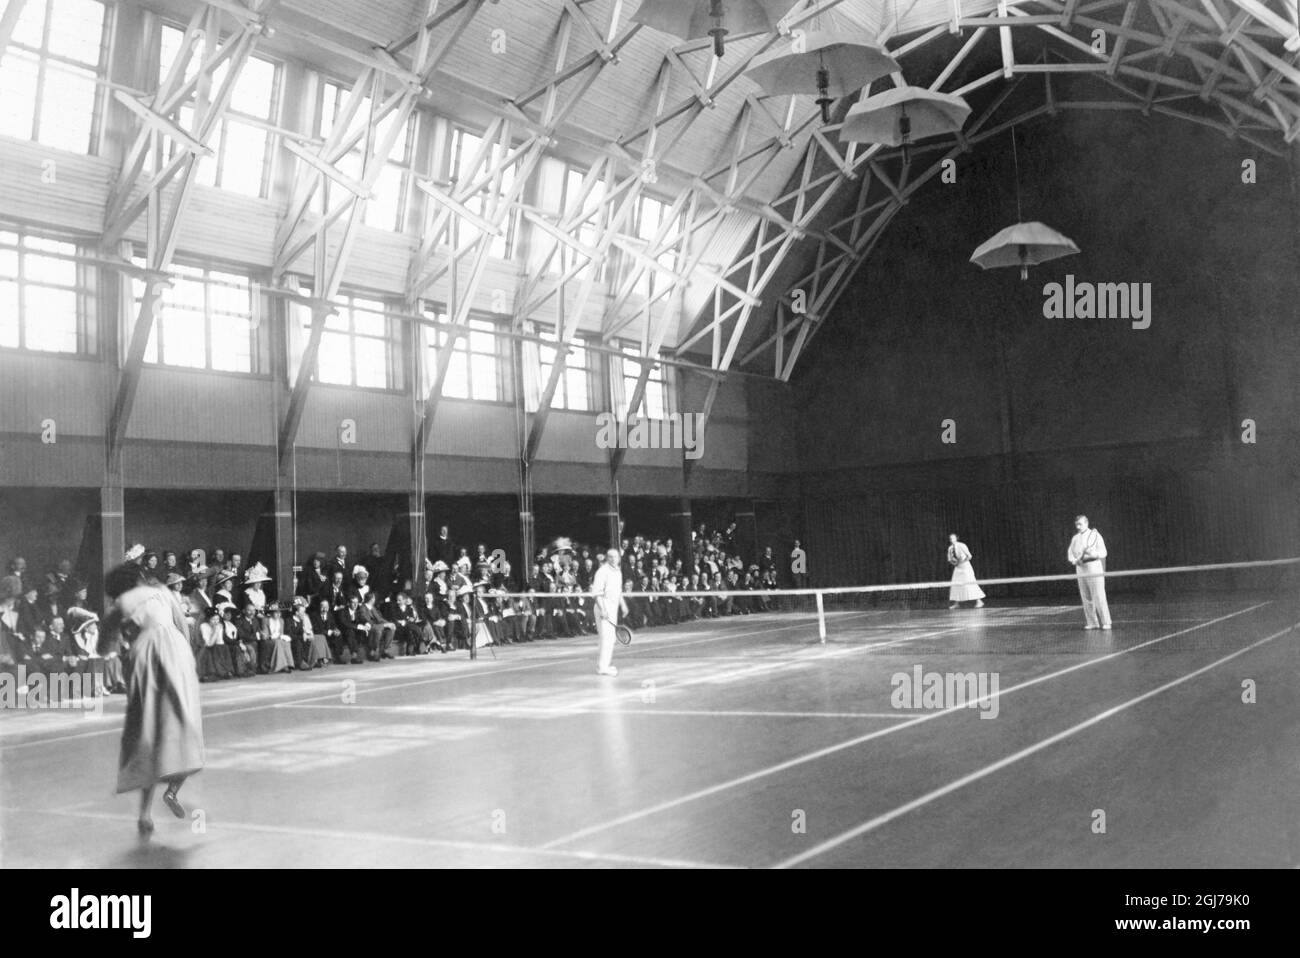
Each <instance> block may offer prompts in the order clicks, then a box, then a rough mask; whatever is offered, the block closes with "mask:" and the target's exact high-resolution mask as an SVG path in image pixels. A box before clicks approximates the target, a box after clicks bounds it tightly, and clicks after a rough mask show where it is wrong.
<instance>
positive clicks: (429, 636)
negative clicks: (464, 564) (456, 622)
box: [419, 559, 447, 652]
mask: <svg viewBox="0 0 1300 958" xmlns="http://www.w3.org/2000/svg"><path fill="white" fill-rule="evenodd" d="M436 565H439V566H442V568H441V569H440V570H439V571H438V573H436V576H441V578H442V580H443V581H441V582H440V581H439V579H438V578H436V577H435V579H434V585H433V587H431V588H430V589H429V591H427V592H426V593H424V605H422V606H420V610H419V611H420V623H421V629H420V631H421V636H422V641H423V643H424V647H425V651H428V650H429V649H431V648H436V649H437V650H438V651H439V652H446V651H447V600H446V590H447V583H446V581H445V579H446V573H447V568H446V565H445V564H444V563H443V562H442V560H441V559H439V560H438V562H437V563H436ZM439 585H441V588H442V591H441V593H440V592H439V590H438V588H437V587H438V586H439Z"/></svg>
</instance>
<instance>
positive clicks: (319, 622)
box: [311, 596, 352, 665]
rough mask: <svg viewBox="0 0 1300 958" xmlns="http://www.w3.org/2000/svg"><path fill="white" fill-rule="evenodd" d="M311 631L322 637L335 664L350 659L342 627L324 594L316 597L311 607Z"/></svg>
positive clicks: (341, 663)
mask: <svg viewBox="0 0 1300 958" xmlns="http://www.w3.org/2000/svg"><path fill="white" fill-rule="evenodd" d="M311 631H312V634H313V635H314V636H322V637H324V639H325V641H326V643H328V645H329V648H330V652H331V654H332V655H333V658H334V662H335V663H336V664H338V665H343V664H345V663H346V662H349V661H351V659H352V655H351V651H350V649H349V648H348V646H347V643H346V641H345V640H344V638H343V629H342V627H341V626H340V625H339V622H338V619H337V618H336V617H335V614H334V606H333V605H332V604H331V603H330V600H329V599H328V598H327V597H325V596H321V597H320V598H319V599H317V600H316V607H315V608H314V609H312V612H311Z"/></svg>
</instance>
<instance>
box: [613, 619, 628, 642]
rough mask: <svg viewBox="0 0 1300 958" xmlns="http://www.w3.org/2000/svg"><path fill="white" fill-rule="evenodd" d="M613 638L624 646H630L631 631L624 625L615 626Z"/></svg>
mask: <svg viewBox="0 0 1300 958" xmlns="http://www.w3.org/2000/svg"><path fill="white" fill-rule="evenodd" d="M614 638H616V639H618V640H619V641H620V642H622V643H623V644H624V645H631V644H632V630H631V629H629V628H628V627H627V626H626V625H622V624H619V625H616V626H614Z"/></svg>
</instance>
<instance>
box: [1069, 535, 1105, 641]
mask: <svg viewBox="0 0 1300 958" xmlns="http://www.w3.org/2000/svg"><path fill="white" fill-rule="evenodd" d="M1074 528H1075V530H1076V531H1075V535H1074V538H1073V539H1071V540H1070V549H1069V552H1068V553H1067V554H1066V558H1067V559H1069V561H1070V564H1071V565H1073V566H1074V567H1075V569H1077V570H1078V574H1079V597H1080V598H1081V599H1082V600H1083V617H1084V621H1085V622H1086V624H1085V625H1084V628H1085V629H1096V628H1099V627H1100V628H1103V629H1109V628H1110V606H1109V605H1107V604H1106V580H1105V578H1104V577H1103V576H1104V573H1105V572H1106V563H1105V559H1106V540H1105V539H1103V538H1102V537H1101V533H1100V532H1098V531H1097V530H1096V529H1090V528H1088V517H1087V516H1075V517H1074Z"/></svg>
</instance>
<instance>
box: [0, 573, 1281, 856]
mask: <svg viewBox="0 0 1300 958" xmlns="http://www.w3.org/2000/svg"><path fill="white" fill-rule="evenodd" d="M1112 614H1113V616H1114V627H1113V629H1112V630H1110V631H1109V632H1103V631H1100V630H1097V631H1085V630H1084V629H1083V628H1082V622H1081V621H1080V620H1081V613H1080V611H1079V608H1078V606H1077V604H1071V603H1069V602H1060V603H1057V602H1054V601H1025V600H1008V602H1007V604H1006V605H1005V606H1004V607H995V605H994V603H993V601H992V600H990V604H989V605H988V606H986V607H985V608H983V609H979V610H967V609H959V610H956V611H949V610H947V609H942V608H941V609H935V610H928V611H927V610H919V609H912V610H908V611H901V612H900V611H899V610H897V609H890V608H857V609H854V610H840V611H836V610H835V609H833V608H832V609H829V610H828V611H827V614H826V622H827V641H826V642H825V643H824V644H823V643H821V642H820V641H818V638H817V632H816V620H815V616H810V615H808V614H807V613H804V612H785V613H781V612H773V613H767V614H755V615H750V616H743V617H739V618H733V619H731V620H726V621H700V622H695V623H689V624H688V625H687V626H683V627H680V628H675V629H667V630H666V629H650V630H645V631H643V632H641V633H639V634H638V635H637V637H636V639H635V640H634V641H633V643H632V644H631V645H630V646H628V647H626V648H620V649H619V652H618V654H617V657H616V661H617V662H618V663H619V667H620V674H619V677H618V678H617V679H609V680H602V681H599V682H596V683H593V681H592V676H591V674H590V672H591V669H590V664H591V658H592V654H593V649H592V643H593V641H594V640H591V639H588V640H586V641H583V640H579V639H572V640H560V641H557V642H555V643H545V644H544V645H543V646H542V647H538V645H536V644H534V645H531V646H513V647H507V648H505V649H502V650H501V651H500V652H498V653H496V654H495V655H494V654H492V653H491V652H490V650H481V651H480V657H479V659H478V660H477V661H470V660H469V659H468V657H467V656H466V655H465V654H464V653H461V654H460V656H459V657H457V658H454V659H452V658H449V657H446V656H436V657H433V658H427V657H420V658H414V659H405V660H400V661H398V662H394V663H388V664H381V665H370V666H364V667H346V666H333V667H331V668H329V669H327V670H325V671H323V672H315V673H312V674H310V675H308V676H298V675H295V676H292V677H287V678H284V677H267V678H265V679H260V680H258V681H256V682H255V683H252V684H249V685H245V686H242V687H220V686H218V687H211V686H210V687H208V688H207V689H206V690H205V698H204V708H205V714H204V730H205V734H206V737H207V748H208V763H207V768H206V770H205V773H204V774H203V775H201V776H199V777H198V778H197V779H196V780H195V782H194V784H193V785H192V786H191V788H190V789H189V791H188V793H187V798H188V802H189V805H188V807H189V808H190V810H191V816H197V817H192V818H191V819H189V820H186V821H175V820H171V819H160V820H159V830H158V833H157V835H156V838H155V841H154V842H153V843H152V844H149V845H141V844H140V843H139V842H137V840H136V837H135V834H134V829H133V820H134V811H133V805H132V801H131V796H113V795H111V794H109V793H108V790H107V789H105V788H103V784H102V783H104V782H106V781H111V778H112V772H113V769H114V766H115V761H116V753H117V738H118V731H119V728H120V722H121V717H120V714H118V713H119V712H120V703H114V704H110V705H109V706H108V707H107V708H106V710H105V713H104V715H103V716H102V717H100V718H92V717H82V716H79V715H76V714H73V713H67V712H46V713H30V714H27V715H23V716H20V717H19V718H20V720H19V721H8V722H6V723H5V726H4V727H3V730H2V731H0V735H2V736H3V737H2V738H0V755H3V760H4V766H5V770H6V775H5V778H4V781H3V786H2V788H3V792H2V795H3V815H4V820H5V821H6V823H7V825H8V828H7V829H6V840H5V845H4V847H3V853H4V862H5V864H6V866H15V867H22V866H28V865H33V864H36V863H38V862H40V863H42V864H46V865H50V866H57V867H72V868H86V867H137V866H141V867H169V866H185V867H203V868H211V867H227V866H238V867H258V866H268V867H270V866H279V867H328V866H332V865H338V864H339V863H341V862H346V863H348V864H349V865H358V866H367V865H373V866H414V867H429V866H472V865H486V866H494V867H554V866H577V867H620V866H621V867H629V866H630V867H665V868H715V867H717V868H734V867H741V868H746V867H748V868H753V867H772V866H790V867H795V866H822V867H891V866H892V867H977V866H978V867H988V866H993V867H998V866H1003V867H1033V866H1039V867H1061V866H1071V867H1202V866H1206V865H1209V864H1217V865H1230V866H1271V867H1288V866H1294V865H1296V864H1298V863H1300V836H1298V835H1297V833H1296V831H1295V823H1294V815H1293V809H1294V806H1293V801H1292V796H1293V795H1294V794H1295V790H1296V788H1297V787H1298V786H1300V768H1298V767H1297V766H1296V765H1295V763H1294V762H1293V761H1285V760H1283V759H1284V757H1285V756H1287V755H1290V756H1292V757H1293V756H1294V755H1295V754H1296V753H1297V751H1300V748H1298V746H1300V739H1298V737H1297V736H1300V706H1297V703H1296V701H1295V698H1294V696H1292V695H1291V694H1290V693H1289V691H1288V690H1287V684H1286V683H1287V682H1289V679H1288V678H1286V677H1288V676H1290V675H1293V674H1295V671H1296V669H1297V668H1300V647H1298V645H1297V636H1300V631H1298V630H1296V626H1297V623H1298V622H1300V608H1298V606H1297V601H1296V596H1295V593H1294V590H1289V591H1284V590H1272V591H1265V592H1259V593H1257V594H1253V595H1234V596H1232V597H1224V596H1221V595H1220V596H1205V595H1202V596H1201V597H1200V598H1199V599H1198V598H1197V597H1195V596H1184V597H1180V600H1179V601H1168V600H1160V599H1153V598H1151V597H1134V598H1133V599H1132V600H1131V601H1129V600H1124V599H1121V598H1119V597H1117V598H1116V600H1115V601H1114V602H1113V604H1112ZM917 667H919V668H920V669H922V670H923V672H924V673H950V672H956V673H972V672H973V673H983V674H986V675H989V674H993V673H996V675H997V676H998V687H997V688H996V695H995V696H994V697H995V698H996V700H997V702H996V711H994V710H993V708H992V699H991V698H990V699H988V700H985V701H983V702H974V701H972V702H969V703H967V704H966V705H964V706H963V705H960V704H959V705H956V706H952V705H950V706H949V707H946V708H910V709H906V708H905V709H900V708H896V707H894V704H893V702H892V701H891V696H892V694H893V691H894V685H893V684H891V680H892V677H893V676H894V675H897V674H899V673H904V674H907V675H909V676H910V675H911V674H912V673H913V671H914V669H916V668H917ZM1248 679H1249V680H1253V681H1254V682H1255V683H1257V686H1258V703H1257V704H1254V705H1247V704H1243V701H1242V688H1243V686H1242V683H1243V681H1245V680H1248ZM980 691H981V692H987V691H988V689H987V687H984V688H981V689H980ZM345 699H346V700H347V701H345ZM110 701H111V700H110ZM115 705H116V707H115ZM984 715H987V716H988V718H987V719H986V718H983V717H982V716H984ZM92 792H93V794H92ZM209 808H210V809H211V811H210V812H209V811H208V809H209ZM1097 810H1101V811H1102V812H1104V815H1105V819H1104V824H1105V830H1104V832H1100V833H1099V832H1097V831H1095V830H1094V829H1095V822H1096V821H1097V818H1096V814H1097Z"/></svg>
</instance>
